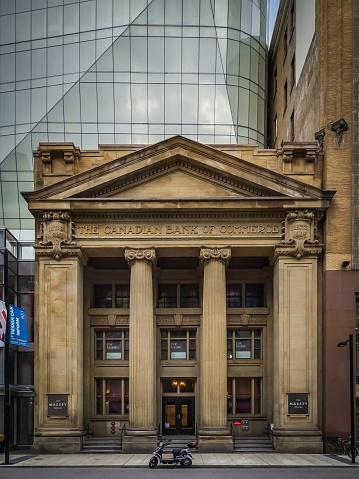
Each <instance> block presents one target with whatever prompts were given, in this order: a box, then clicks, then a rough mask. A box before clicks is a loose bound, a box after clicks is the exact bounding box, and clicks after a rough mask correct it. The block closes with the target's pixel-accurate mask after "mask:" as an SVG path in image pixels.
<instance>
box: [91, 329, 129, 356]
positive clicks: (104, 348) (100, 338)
mask: <svg viewBox="0 0 359 479" xmlns="http://www.w3.org/2000/svg"><path fill="white" fill-rule="evenodd" d="M95 341H96V355H95V359H96V360H100V361H102V360H106V359H107V360H109V359H122V360H125V361H128V356H129V333H128V331H127V330H120V331H96V334H95Z"/></svg>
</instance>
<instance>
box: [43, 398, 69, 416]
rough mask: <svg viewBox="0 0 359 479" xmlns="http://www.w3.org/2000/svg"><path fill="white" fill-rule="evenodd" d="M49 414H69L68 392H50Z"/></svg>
mask: <svg viewBox="0 0 359 479" xmlns="http://www.w3.org/2000/svg"><path fill="white" fill-rule="evenodd" d="M47 400H48V415H49V416H67V415H68V404H69V395H68V394H48V395H47Z"/></svg>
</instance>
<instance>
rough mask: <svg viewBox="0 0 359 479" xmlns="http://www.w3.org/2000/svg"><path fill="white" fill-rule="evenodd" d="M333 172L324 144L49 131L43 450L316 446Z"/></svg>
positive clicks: (38, 437)
mask: <svg viewBox="0 0 359 479" xmlns="http://www.w3.org/2000/svg"><path fill="white" fill-rule="evenodd" d="M293 160H294V161H293ZM321 171H322V153H321V151H320V150H319V149H318V147H317V144H316V143H300V144H299V143H297V144H295V143H293V144H290V145H287V144H286V145H284V146H283V147H282V148H278V149H277V150H261V149H258V147H256V146H250V145H249V146H248V145H247V146H246V145H245V146H240V145H216V146H205V145H203V144H200V143H198V142H196V141H194V140H190V139H186V138H184V137H181V136H175V137H172V138H170V139H167V140H164V141H161V142H159V143H156V144H154V145H151V146H146V147H141V146H135V145H131V146H119V145H102V146H100V148H99V150H98V151H86V150H84V151H81V150H80V149H78V148H76V147H75V146H74V145H73V144H71V143H56V144H55V143H54V144H51V143H50V144H44V143H41V144H40V146H39V148H38V149H37V151H36V152H35V191H34V192H31V193H25V194H24V196H25V198H26V200H27V202H28V207H29V210H30V211H31V213H32V214H33V216H34V218H35V222H36V244H35V249H36V285H35V312H36V317H35V335H36V339H35V432H34V447H35V448H37V449H38V450H39V451H55V452H58V451H63V452H78V451H80V450H81V448H82V443H83V440H84V436H83V432H84V426H87V427H88V428H89V429H90V430H91V432H92V433H93V435H94V436H111V435H112V434H115V435H118V434H120V431H119V429H120V428H121V434H122V435H123V451H124V452H136V451H147V452H152V450H153V448H154V446H155V444H156V439H157V435H158V434H161V435H162V436H166V435H171V436H173V435H187V436H188V435H196V436H197V437H198V442H199V450H200V451H202V452H212V451H218V452H225V451H231V450H233V436H261V435H263V433H264V432H265V431H268V429H269V430H271V432H272V434H273V443H274V446H275V448H276V450H277V451H285V452H287V451H288V452H289V451H292V452H317V453H319V452H321V451H322V447H323V441H322V432H321V430H322V378H321V369H322V357H321V349H322V338H321V334H320V331H321V322H322V303H321V299H320V298H321V293H320V292H321V275H320V274H318V272H320V271H321V268H322V251H323V248H324V247H325V245H324V240H323V221H324V219H325V216H326V211H327V209H328V207H329V205H330V202H331V198H332V197H333V194H334V192H333V191H329V190H324V189H322V188H321V186H322V183H321Z"/></svg>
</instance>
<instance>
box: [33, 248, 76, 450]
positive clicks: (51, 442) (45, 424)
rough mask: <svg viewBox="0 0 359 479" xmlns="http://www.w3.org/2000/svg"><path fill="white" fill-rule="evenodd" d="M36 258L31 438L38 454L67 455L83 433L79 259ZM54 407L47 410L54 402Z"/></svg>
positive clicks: (74, 448)
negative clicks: (33, 386) (33, 407)
mask: <svg viewBox="0 0 359 479" xmlns="http://www.w3.org/2000/svg"><path fill="white" fill-rule="evenodd" d="M42 254H43V256H39V255H37V262H36V269H37V274H36V286H35V287H36V295H35V296H36V307H35V312H36V317H35V345H36V347H35V367H34V369H35V418H34V419H35V438H34V449H35V450H37V451H39V452H50V453H51V452H53V453H59V452H64V453H73V452H79V451H80V450H81V447H82V431H83V299H82V295H83V256H82V255H81V254H78V255H73V256H71V257H68V258H63V257H62V258H61V259H60V258H59V257H58V256H57V257H56V258H55V257H50V258H49V257H46V256H45V255H44V252H42ZM56 400H58V401H57V407H51V404H54V403H56Z"/></svg>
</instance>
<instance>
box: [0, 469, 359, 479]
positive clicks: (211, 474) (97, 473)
mask: <svg viewBox="0 0 359 479" xmlns="http://www.w3.org/2000/svg"><path fill="white" fill-rule="evenodd" d="M358 472H359V470H358V467H357V466H353V467H346V468H343V467H341V468H336V467H327V468H321V467H315V468H314V467H313V468H306V467H303V468H298V467H297V468H280V469H277V468H275V469H267V468H253V469H244V468H230V469H226V468H218V469H217V468H212V469H207V468H201V469H180V468H173V467H165V466H162V467H158V468H157V469H155V470H150V469H143V468H141V469H140V468H138V469H137V468H132V469H128V468H127V469H124V468H97V467H90V468H89V467H86V468H82V467H81V468H79V467H76V468H64V467H62V468H59V469H56V468H47V467H44V468H31V469H30V468H29V469H26V471H24V469H23V468H16V467H15V468H11V466H10V467H6V468H4V467H3V468H1V477H2V478H3V479H24V478H25V479H64V478H66V479H354V478H356V479H357V478H358Z"/></svg>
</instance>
